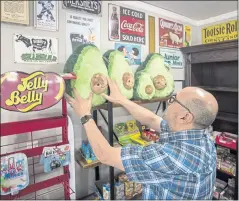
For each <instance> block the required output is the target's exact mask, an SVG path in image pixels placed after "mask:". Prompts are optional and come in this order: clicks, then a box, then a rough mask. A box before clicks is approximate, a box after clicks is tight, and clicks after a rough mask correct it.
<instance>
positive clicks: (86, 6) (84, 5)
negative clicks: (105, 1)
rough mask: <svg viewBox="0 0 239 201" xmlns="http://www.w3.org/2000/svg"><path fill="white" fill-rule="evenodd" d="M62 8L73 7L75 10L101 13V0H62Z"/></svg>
mask: <svg viewBox="0 0 239 201" xmlns="http://www.w3.org/2000/svg"><path fill="white" fill-rule="evenodd" d="M62 4H63V8H68V9H73V10H75V11H76V10H77V11H82V12H86V13H89V14H95V15H100V14H101V5H102V4H101V0H94V1H80V0H74V1H73V0H63V1H62Z"/></svg>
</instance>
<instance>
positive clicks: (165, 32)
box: [159, 18, 183, 48]
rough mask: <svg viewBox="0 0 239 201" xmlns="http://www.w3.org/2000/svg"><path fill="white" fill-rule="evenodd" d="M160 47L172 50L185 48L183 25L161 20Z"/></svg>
mask: <svg viewBox="0 0 239 201" xmlns="http://www.w3.org/2000/svg"><path fill="white" fill-rule="evenodd" d="M159 46H160V47H170V48H180V47H183V25H182V24H179V23H177V22H173V21H170V20H166V19H163V18H159Z"/></svg>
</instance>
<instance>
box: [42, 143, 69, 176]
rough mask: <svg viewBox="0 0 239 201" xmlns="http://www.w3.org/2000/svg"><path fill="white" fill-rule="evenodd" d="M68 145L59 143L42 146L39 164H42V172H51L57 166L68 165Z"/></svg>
mask: <svg viewBox="0 0 239 201" xmlns="http://www.w3.org/2000/svg"><path fill="white" fill-rule="evenodd" d="M70 156H71V155H70V145H69V144H67V145H61V146H57V147H44V149H43V152H42V155H41V158H40V164H42V165H44V172H51V171H53V170H55V169H57V168H59V167H63V166H66V165H69V163H70V161H71V157H70Z"/></svg>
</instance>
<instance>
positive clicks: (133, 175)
mask: <svg viewBox="0 0 239 201" xmlns="http://www.w3.org/2000/svg"><path fill="white" fill-rule="evenodd" d="M163 147H164V145H162V144H151V145H148V146H145V147H142V146H138V145H127V146H125V147H123V148H122V149H121V160H122V163H123V166H124V168H125V172H126V174H127V176H128V178H129V180H130V181H134V182H137V183H143V184H158V183H160V178H162V177H163V174H164V173H165V171H166V172H167V171H169V170H170V169H171V168H172V167H170V168H169V167H168V165H172V162H171V160H170V158H169V157H168V156H167V154H166V153H165V152H164V150H163ZM159 170H162V171H159Z"/></svg>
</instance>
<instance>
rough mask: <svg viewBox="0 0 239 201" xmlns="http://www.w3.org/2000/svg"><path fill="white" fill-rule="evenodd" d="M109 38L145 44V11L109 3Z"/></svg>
mask: <svg viewBox="0 0 239 201" xmlns="http://www.w3.org/2000/svg"><path fill="white" fill-rule="evenodd" d="M109 40H113V41H122V42H130V43H138V44H145V13H143V12H140V11H136V10H132V9H129V8H125V7H121V6H117V5H114V4H109Z"/></svg>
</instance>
